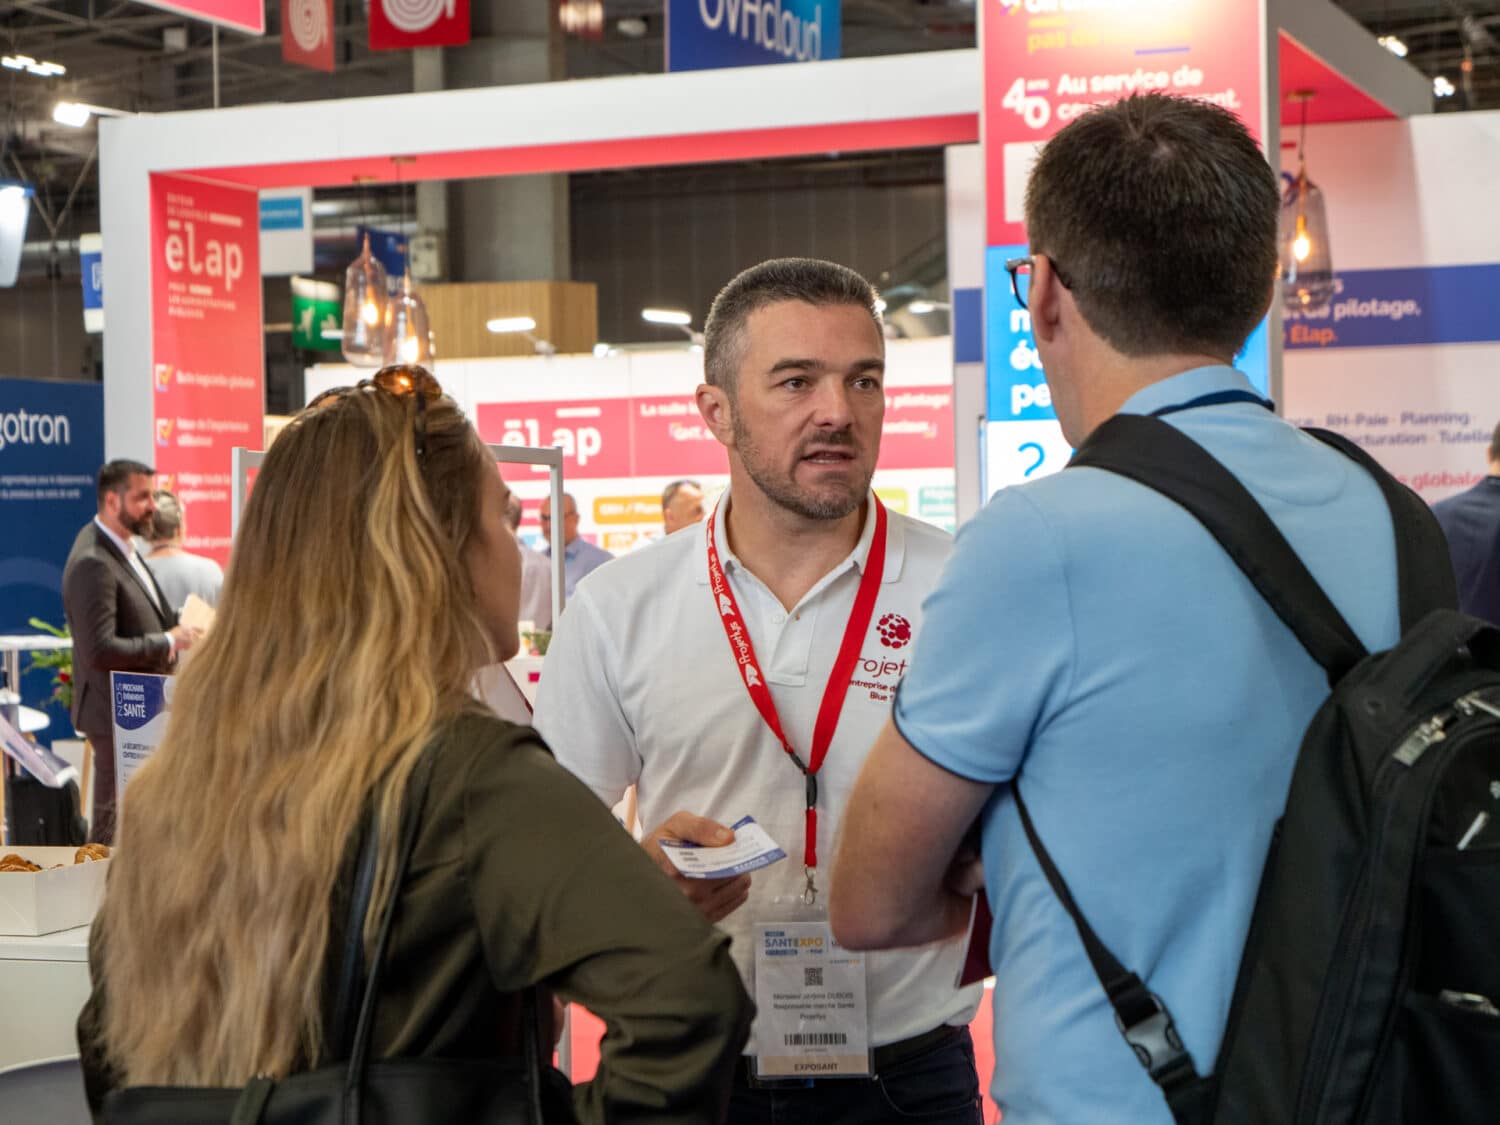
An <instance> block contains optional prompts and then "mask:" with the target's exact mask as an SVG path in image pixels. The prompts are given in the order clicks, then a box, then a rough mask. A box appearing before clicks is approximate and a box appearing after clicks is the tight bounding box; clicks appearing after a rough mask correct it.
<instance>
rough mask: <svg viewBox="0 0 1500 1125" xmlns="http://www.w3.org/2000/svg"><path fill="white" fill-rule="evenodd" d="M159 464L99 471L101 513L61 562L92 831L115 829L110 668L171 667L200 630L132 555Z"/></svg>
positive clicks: (152, 505) (94, 834)
mask: <svg viewBox="0 0 1500 1125" xmlns="http://www.w3.org/2000/svg"><path fill="white" fill-rule="evenodd" d="M155 477H156V470H155V469H153V468H152V467H151V466H150V465H146V464H142V463H141V462H140V461H111V462H109V464H107V465H104V466H103V467H102V468H100V470H99V477H98V487H97V489H96V493H97V499H98V513H97V514H96V515H95V516H94V518H93V519H92V520H90V521H89V522H88V523H86V524H84V526H83V528H82V530H80V531H79V532H78V538H77V539H75V540H74V541H73V549H72V551H71V552H69V554H68V561H67V565H66V566H64V567H63V582H62V586H63V588H62V596H63V613H64V614H65V615H66V616H67V619H68V631H69V632H70V633H71V634H72V636H73V676H74V688H73V726H74V728H75V729H76V730H77V731H78V733H80V734H82V735H83V736H84V737H85V738H87V739H88V740H89V746H90V747H91V748H92V751H93V761H94V769H93V787H94V815H93V823H92V824H91V826H90V829H89V839H90V840H92V841H94V842H96V843H104V844H108V843H110V842H112V840H113V838H114V830H115V733H114V732H115V727H114V706H113V704H112V702H111V693H110V685H109V674H110V673H111V672H157V673H165V672H170V671H171V670H172V666H173V664H174V663H175V662H176V659H177V655H178V653H181V652H186V651H187V650H188V649H190V648H192V647H193V642H194V641H195V640H197V639H198V631H197V630H196V629H192V628H190V627H188V626H186V625H180V624H178V622H177V610H176V609H175V608H174V606H173V604H172V601H171V599H169V598H168V597H167V595H166V594H165V593H164V592H163V591H162V589H161V587H160V586H159V585H158V584H157V581H156V578H155V576H154V575H153V574H152V573H151V570H150V568H149V567H147V566H146V564H145V563H144V562H143V561H142V560H141V557H140V555H139V554H137V553H136V550H135V545H134V543H133V542H132V537H133V536H136V535H140V536H148V535H150V534H151V519H152V516H153V515H154V514H155V512H156V500H155V495H154V493H155V489H154V487H153V486H154V484H155Z"/></svg>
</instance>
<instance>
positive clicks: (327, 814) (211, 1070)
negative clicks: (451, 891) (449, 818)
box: [95, 387, 495, 1085]
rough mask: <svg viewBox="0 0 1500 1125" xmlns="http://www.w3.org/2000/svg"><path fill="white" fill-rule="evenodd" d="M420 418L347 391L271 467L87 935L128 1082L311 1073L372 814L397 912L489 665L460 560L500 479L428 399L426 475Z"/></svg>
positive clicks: (374, 395)
mask: <svg viewBox="0 0 1500 1125" xmlns="http://www.w3.org/2000/svg"><path fill="white" fill-rule="evenodd" d="M414 414H415V400H414V399H413V398H412V397H411V396H405V397H397V396H396V395H393V394H390V393H388V392H386V391H383V390H377V389H375V388H373V387H366V388H364V389H362V390H351V391H349V392H346V393H344V394H342V395H339V396H337V397H335V398H333V399H332V400H331V401H329V402H327V403H326V404H319V405H316V406H314V407H312V408H309V409H308V410H306V411H304V412H303V413H302V414H301V415H300V416H299V417H298V418H297V419H296V420H295V421H294V422H293V423H292V424H291V425H290V426H288V427H287V428H286V429H285V430H284V431H283V432H282V433H281V434H280V436H279V437H278V438H277V440H276V441H275V443H274V444H273V445H272V447H271V449H270V451H269V452H268V453H267V455H266V460H265V463H264V465H263V467H262V469H261V472H260V475H259V477H258V478H257V480H256V481H255V486H254V490H253V492H252V494H251V497H250V502H249V505H248V507H247V508H246V510H245V514H244V522H243V524H242V526H241V529H240V532H239V538H238V540H237V542H236V544H235V548H234V555H233V558H232V560H231V563H230V567H229V572H228V575H227V577H226V579H225V583H224V590H223V596H222V599H221V601H220V607H219V612H218V619H217V621H216V623H215V626H214V629H213V631H212V632H211V633H210V634H209V636H208V637H207V638H206V639H205V640H204V642H203V643H202V644H201V645H200V646H199V647H198V649H197V651H195V652H194V653H193V655H192V658H191V660H190V662H189V663H188V665H187V668H186V670H185V671H184V672H183V674H182V675H181V677H179V679H178V680H177V682H176V685H175V691H174V693H173V696H172V703H171V714H170V719H169V722H168V727H167V731H166V736H165V738H164V740H163V742H162V744H161V746H160V748H159V749H158V750H157V751H156V753H155V755H154V756H153V757H152V758H151V760H150V761H149V762H147V763H146V764H145V765H144V766H143V767H142V768H141V770H140V772H139V773H138V774H137V775H136V776H135V777H134V778H133V779H132V781H131V783H130V787H129V792H128V794H127V799H126V800H125V801H124V803H123V814H124V815H123V820H122V823H121V827H120V833H119V839H118V844H119V855H118V857H117V860H116V863H115V865H114V870H113V872H112V874H111V876H110V880H109V887H108V891H107V893H106V895H105V899H104V904H103V906H102V908H101V909H100V912H99V916H98V918H97V920H96V923H95V924H96V926H97V927H98V928H99V929H100V934H99V937H100V939H101V942H102V961H101V964H100V965H99V966H97V970H98V971H99V973H100V980H101V982H102V987H103V990H104V1001H105V1003H104V1011H103V1023H102V1027H101V1029H100V1030H101V1031H102V1032H103V1038H104V1043H105V1049H106V1051H107V1052H108V1055H109V1058H110V1061H111V1063H112V1064H113V1065H114V1066H115V1068H116V1069H117V1070H118V1072H119V1073H120V1074H121V1076H122V1077H123V1079H124V1080H125V1082H126V1083H127V1084H130V1085H140V1084H171V1085H235V1084H240V1083H243V1082H245V1081H247V1080H248V1079H249V1078H251V1077H252V1076H254V1075H257V1074H270V1075H277V1076H280V1075H285V1074H287V1073H288V1072H290V1071H292V1070H294V1069H296V1068H298V1067H301V1066H307V1065H312V1064H314V1063H315V1062H316V1061H317V1060H318V1057H319V1052H320V1049H321V1044H322V1042H323V1018H322V1008H323V1003H324V992H323V983H324V976H325V972H324V964H325V958H326V949H327V945H328V940H329V933H330V918H329V914H330V910H329V905H330V900H331V896H332V894H333V891H334V885H335V882H336V880H337V877H338V874H339V871H340V869H341V867H342V866H343V860H344V859H345V857H346V854H347V847H348V844H349V841H350V840H351V838H352V835H353V833H354V832H355V830H356V827H357V825H358V823H359V820H360V817H361V814H362V812H363V811H364V809H365V808H366V807H367V804H368V802H369V801H370V800H371V799H372V798H373V799H374V800H376V801H377V802H378V805H379V810H380V824H381V852H380V855H381V860H380V863H379V866H378V869H377V877H376V893H375V902H376V904H377V907H378V905H379V904H380V903H382V902H384V901H385V900H386V898H387V897H388V896H389V895H390V894H391V893H392V888H391V886H390V883H391V868H392V867H393V865H394V860H395V850H396V833H397V830H398V827H399V825H398V819H399V810H400V803H401V798H402V794H403V790H404V786H405V781H406V779H407V777H408V775H409V774H410V772H411V769H412V767H413V766H414V765H415V762H416V760H417V758H418V756H419V755H420V753H421V751H422V750H423V748H424V747H425V746H426V745H427V744H428V742H429V741H430V739H431V737H432V735H433V733H434V731H435V730H436V728H437V727H438V726H439V725H440V724H442V723H443V722H444V721H445V720H446V719H448V718H450V717H452V716H453V715H455V714H457V713H458V712H460V711H461V710H463V709H465V708H466V707H468V706H470V705H471V704H470V703H469V702H468V695H467V690H468V685H469V682H470V679H471V677H472V674H473V671H474V669H475V668H476V667H477V666H478V665H480V664H482V663H485V662H486V659H487V656H488V647H489V642H488V640H487V638H486V635H485V632H484V628H483V626H482V624H481V622H480V618H479V616H478V613H477V610H476V602H475V595H474V588H473V584H472V582H471V581H470V578H469V575H468V571H467V569H466V567H465V565H464V552H465V547H466V545H467V544H468V542H469V539H470V536H471V535H472V534H473V532H474V529H475V524H476V521H477V519H478V515H479V512H478V505H479V496H480V487H481V482H482V479H483V478H482V474H483V473H485V472H494V471H495V468H494V462H493V461H492V460H491V459H490V457H489V454H488V451H487V450H486V449H485V447H484V445H483V444H482V443H480V441H479V438H478V437H477V435H475V433H474V431H473V429H472V428H471V427H470V426H469V424H468V423H467V422H466V421H465V420H464V417H463V415H462V414H461V413H460V412H459V410H458V408H457V407H456V406H455V405H454V404H453V402H452V400H450V399H447V398H441V399H436V400H434V401H432V402H429V403H426V404H425V411H424V417H423V419H422V422H423V423H424V424H425V432H426V441H425V450H424V452H423V455H422V457H421V459H420V463H419V460H418V457H417V451H416V442H415V439H414ZM371 913H372V915H373V914H374V913H375V911H374V910H372V911H371ZM367 936H368V935H367Z"/></svg>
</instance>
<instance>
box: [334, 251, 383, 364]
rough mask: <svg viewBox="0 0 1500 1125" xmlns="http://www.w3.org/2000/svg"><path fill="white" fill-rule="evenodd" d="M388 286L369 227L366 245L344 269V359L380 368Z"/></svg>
mask: <svg viewBox="0 0 1500 1125" xmlns="http://www.w3.org/2000/svg"><path fill="white" fill-rule="evenodd" d="M386 286H387V280H386V274H385V267H384V266H382V265H381V264H380V261H379V259H377V258H376V257H375V256H374V255H372V254H371V253H370V232H369V231H368V230H366V231H365V243H364V248H363V249H362V250H361V251H360V254H359V257H357V258H355V259H354V261H353V262H351V263H349V268H348V269H347V270H345V271H344V344H343V347H344V358H345V359H346V360H348V361H349V362H350V363H352V364H354V365H356V366H358V367H379V366H380V364H381V363H382V361H383V360H384V358H385V318H386V302H387V299H388V297H387V289H386Z"/></svg>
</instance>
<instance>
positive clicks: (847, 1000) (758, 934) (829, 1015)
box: [751, 868, 875, 1086]
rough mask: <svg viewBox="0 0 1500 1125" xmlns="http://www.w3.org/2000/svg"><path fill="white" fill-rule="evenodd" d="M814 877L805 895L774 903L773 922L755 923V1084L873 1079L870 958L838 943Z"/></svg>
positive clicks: (810, 875)
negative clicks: (868, 986)
mask: <svg viewBox="0 0 1500 1125" xmlns="http://www.w3.org/2000/svg"><path fill="white" fill-rule="evenodd" d="M814 874H815V872H814V871H813V870H812V869H811V868H808V869H807V886H806V888H805V889H804V890H803V892H802V893H801V894H800V895H794V896H779V897H777V898H775V899H773V900H772V901H771V903H770V912H771V913H770V916H771V917H773V918H775V919H776V921H774V922H757V923H755V926H754V930H753V932H754V940H755V1003H756V1007H757V1009H758V1013H759V1014H758V1015H757V1017H756V1022H755V1043H754V1044H753V1047H754V1053H753V1054H752V1055H751V1080H752V1082H753V1083H754V1084H755V1085H757V1086H806V1085H809V1084H810V1083H811V1082H813V1081H814V1080H823V1079H830V1078H863V1079H869V1078H871V1077H873V1076H874V1073H875V1070H874V1066H873V1058H872V1056H871V1050H870V1018H869V997H868V993H867V990H866V986H865V954H864V953H856V952H855V951H853V950H851V949H845V948H844V947H843V946H841V945H839V944H838V943H837V942H835V941H834V940H833V930H832V928H831V927H830V926H829V924H828V909H827V907H825V906H824V905H823V903H822V902H821V901H820V898H819V895H818V891H817V887H816V884H815V882H814Z"/></svg>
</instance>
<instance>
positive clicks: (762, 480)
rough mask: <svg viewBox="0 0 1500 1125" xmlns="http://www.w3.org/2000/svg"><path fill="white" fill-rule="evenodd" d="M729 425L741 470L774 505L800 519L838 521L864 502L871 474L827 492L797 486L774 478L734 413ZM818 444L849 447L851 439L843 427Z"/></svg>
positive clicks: (774, 475) (774, 474)
mask: <svg viewBox="0 0 1500 1125" xmlns="http://www.w3.org/2000/svg"><path fill="white" fill-rule="evenodd" d="M731 428H732V432H733V434H734V448H735V450H736V451H737V452H738V453H739V455H740V464H742V465H743V466H744V467H745V473H746V474H747V475H748V476H749V477H750V479H751V480H752V481H754V482H755V485H756V487H757V488H759V489H760V490H761V492H763V493H765V495H766V496H767V497H768V498H769V499H770V500H771V502H772V503H774V504H776V505H777V506H779V507H782V508H785V509H786V510H787V511H789V512H792V513H793V514H795V515H798V516H801V517H802V518H803V519H809V520H841V519H843V518H844V517H845V516H847V515H849V514H850V513H851V512H853V511H854V510H855V509H857V508H858V507H859V506H860V505H861V504H863V503H864V501H865V494H866V493H867V492H869V490H870V479H871V477H872V476H873V473H871V474H867V475H866V477H865V479H864V482H863V483H862V484H860V485H859V486H858V487H855V488H851V489H849V490H843V489H839V490H837V492H836V493H835V494H831V495H830V494H817V493H814V492H812V490H810V489H801V488H798V487H797V485H796V483H795V482H794V481H792V480H791V479H790V478H781V477H778V475H777V473H776V471H775V469H773V468H772V467H771V465H770V464H769V462H767V461H766V460H764V459H762V457H761V455H760V449H759V447H758V446H757V445H756V443H755V439H754V438H753V437H751V435H750V431H749V430H748V429H747V428H746V427H745V425H744V423H743V422H742V421H741V420H740V416H739V413H738V412H736V413H735V414H734V415H733V418H732V421H731ZM820 444H822V445H829V446H839V445H847V446H848V447H849V448H850V449H851V450H852V449H853V447H854V439H853V437H852V436H851V435H850V434H849V432H848V431H847V430H844V431H841V432H840V434H839V435H838V436H836V437H832V438H826V439H824V440H823V441H822V442H820ZM830 491H832V490H830Z"/></svg>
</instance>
